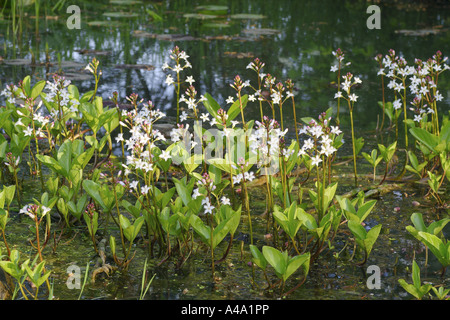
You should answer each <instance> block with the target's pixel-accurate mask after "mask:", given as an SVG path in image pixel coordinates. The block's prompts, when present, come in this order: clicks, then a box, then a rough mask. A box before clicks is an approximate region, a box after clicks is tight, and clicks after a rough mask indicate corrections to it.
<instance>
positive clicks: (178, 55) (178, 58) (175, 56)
mask: <svg viewBox="0 0 450 320" xmlns="http://www.w3.org/2000/svg"><path fill="white" fill-rule="evenodd" d="M188 58H189V56H188V55H187V54H186V52H184V51H182V50H180V48H179V47H178V46H175V48H173V49H172V51H171V54H170V59H172V60H173V61H175V66H173V67H171V66H169V64H168V63H167V62H165V63H164V64H163V66H162V69H163V70H166V69H169V70H172V71H175V72H176V73H177V79H178V78H179V74H180V72H181V71H183V70H184V69H186V68H192V65H191V63H190V62H189V60H188ZM182 61H184V65H183V66H182V65H181V63H182ZM165 82H166V84H167V85H171V84H174V83H175V80H174V78H173V77H172V75H171V74H168V75H167V77H166V81H165ZM186 82H189V84H191V85H192V82H195V80H194V79H193V78H192V76H190V77H189V76H188V77H187V78H186Z"/></svg>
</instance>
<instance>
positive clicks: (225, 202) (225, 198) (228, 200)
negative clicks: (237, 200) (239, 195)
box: [220, 196, 231, 205]
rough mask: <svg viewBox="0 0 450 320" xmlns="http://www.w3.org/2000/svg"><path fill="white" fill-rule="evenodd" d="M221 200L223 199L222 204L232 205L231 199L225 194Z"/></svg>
mask: <svg viewBox="0 0 450 320" xmlns="http://www.w3.org/2000/svg"><path fill="white" fill-rule="evenodd" d="M220 201H221V203H222V205H231V202H230V199H228V198H227V197H225V196H223V197H222V198H221V199H220Z"/></svg>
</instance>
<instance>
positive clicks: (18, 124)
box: [14, 118, 25, 126]
mask: <svg viewBox="0 0 450 320" xmlns="http://www.w3.org/2000/svg"><path fill="white" fill-rule="evenodd" d="M14 125H15V126H25V125H24V124H23V123H22V118H19V120H17V122H16V123H15V124H14Z"/></svg>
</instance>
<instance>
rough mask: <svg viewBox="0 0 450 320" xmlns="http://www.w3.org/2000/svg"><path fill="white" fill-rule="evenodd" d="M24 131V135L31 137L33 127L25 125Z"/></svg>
mask: <svg viewBox="0 0 450 320" xmlns="http://www.w3.org/2000/svg"><path fill="white" fill-rule="evenodd" d="M24 133H25V137H26V136H30V137H31V135H32V134H33V129H32V128H31V127H27V128H26V129H25V131H24Z"/></svg>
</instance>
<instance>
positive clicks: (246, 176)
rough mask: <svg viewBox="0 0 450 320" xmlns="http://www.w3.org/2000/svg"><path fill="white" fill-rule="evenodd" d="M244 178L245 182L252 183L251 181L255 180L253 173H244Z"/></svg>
mask: <svg viewBox="0 0 450 320" xmlns="http://www.w3.org/2000/svg"><path fill="white" fill-rule="evenodd" d="M244 177H245V180H246V181H252V180H253V179H255V173H254V172H253V171H250V172H245V173H244Z"/></svg>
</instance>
